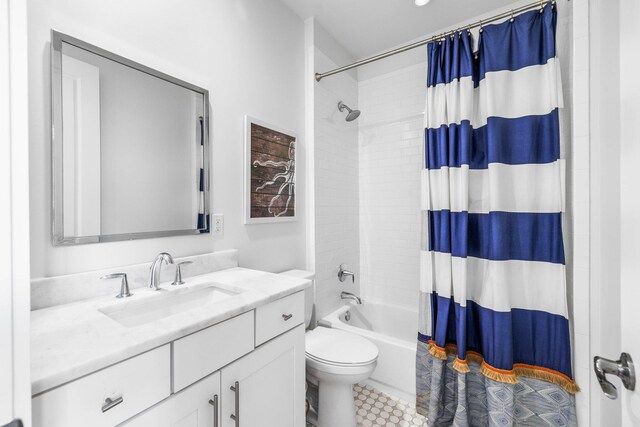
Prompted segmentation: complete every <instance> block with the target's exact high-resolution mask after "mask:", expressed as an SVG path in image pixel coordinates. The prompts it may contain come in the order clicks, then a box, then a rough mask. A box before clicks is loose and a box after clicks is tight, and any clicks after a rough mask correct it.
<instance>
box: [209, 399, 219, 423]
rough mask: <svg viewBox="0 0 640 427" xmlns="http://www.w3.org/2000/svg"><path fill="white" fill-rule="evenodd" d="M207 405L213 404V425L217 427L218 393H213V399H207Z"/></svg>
mask: <svg viewBox="0 0 640 427" xmlns="http://www.w3.org/2000/svg"><path fill="white" fill-rule="evenodd" d="M209 405H212V406H213V427H218V395H217V394H216V395H214V396H213V399H209Z"/></svg>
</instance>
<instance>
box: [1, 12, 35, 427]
mask: <svg viewBox="0 0 640 427" xmlns="http://www.w3.org/2000/svg"><path fill="white" fill-rule="evenodd" d="M26 28H27V11H26V3H25V2H23V1H18V0H0V200H1V203H0V426H3V425H5V424H8V423H10V422H11V421H12V420H13V419H21V420H22V421H23V422H24V424H25V425H26V426H29V423H30V419H31V406H30V404H31V384H30V380H29V375H30V371H29V369H30V357H29V304H30V302H29V301H30V298H29V291H30V283H29V282H30V280H29V153H28V145H29V140H28V108H27V107H28V105H27V97H28V90H27V74H28V70H27V59H26V51H27V39H26V37H27V33H26Z"/></svg>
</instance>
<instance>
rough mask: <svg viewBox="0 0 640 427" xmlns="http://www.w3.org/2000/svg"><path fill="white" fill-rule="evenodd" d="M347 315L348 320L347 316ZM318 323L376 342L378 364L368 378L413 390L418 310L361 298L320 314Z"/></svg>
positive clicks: (402, 388)
mask: <svg viewBox="0 0 640 427" xmlns="http://www.w3.org/2000/svg"><path fill="white" fill-rule="evenodd" d="M347 319H348V320H347ZM319 324H320V325H321V326H326V327H330V328H336V329H342V330H344V331H349V332H353V333H356V334H358V335H362V336H363V337H365V338H367V339H369V340H370V341H372V342H373V343H374V344H375V345H377V346H378V350H379V355H378V366H377V367H376V370H375V371H374V372H373V374H372V375H371V380H373V381H375V382H378V383H381V384H383V385H386V386H388V387H391V388H392V389H395V390H398V391H400V392H402V393H403V394H404V395H405V396H407V395H408V396H414V397H415V394H416V345H417V338H416V337H417V332H416V331H417V330H418V312H417V311H415V310H409V309H406V308H404V307H399V306H394V305H388V304H384V303H377V302H369V301H364V302H363V304H361V305H355V304H353V305H352V304H348V305H345V306H343V307H341V308H339V309H338V310H336V311H334V312H333V313H331V314H329V315H327V316H325V317H323V318H322V319H321V320H320V322H319Z"/></svg>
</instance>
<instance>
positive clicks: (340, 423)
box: [281, 270, 378, 427]
mask: <svg viewBox="0 0 640 427" xmlns="http://www.w3.org/2000/svg"><path fill="white" fill-rule="evenodd" d="M281 274H283V275H287V276H295V277H302V278H305V279H309V280H312V281H313V278H314V274H313V273H311V272H308V271H304V270H290V271H286V272H284V273H281ZM305 321H306V327H307V333H306V334H305V357H306V368H307V379H308V381H310V382H311V383H313V384H315V385H317V386H318V404H317V406H318V408H317V409H318V420H317V426H318V427H356V409H355V404H354V400H353V385H354V384H355V383H358V382H360V381H364V380H366V379H367V378H369V376H370V375H371V373H372V372H373V370H374V369H375V368H376V364H377V361H378V348H377V347H376V345H375V344H373V343H372V342H371V341H369V340H367V339H366V338H364V337H362V336H360V335H356V334H352V333H350V332H346V331H341V330H338V329H331V328H326V327H322V326H320V327H317V328H316V327H315V325H316V320H315V284H314V285H313V286H311V287H310V288H307V290H306V291H305Z"/></svg>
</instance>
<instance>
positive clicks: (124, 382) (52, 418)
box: [33, 344, 171, 427]
mask: <svg viewBox="0 0 640 427" xmlns="http://www.w3.org/2000/svg"><path fill="white" fill-rule="evenodd" d="M170 371H171V354H170V347H169V344H167V345H164V346H162V347H159V348H157V349H155V350H151V351H148V352H147V353H144V354H141V355H139V356H136V357H133V358H131V359H128V360H125V361H124V362H120V363H118V364H116V365H113V366H110V367H108V368H105V369H103V370H101V371H98V372H95V373H93V374H90V375H88V376H86V377H83V378H80V379H78V380H76V381H73V382H71V383H68V384H65V385H63V386H61V387H58V388H56V389H53V390H51V391H48V392H45V393H43V394H41V395H39V396H36V397H34V398H33V425H34V426H36V427H38V426H46V427H57V426H60V427H62V426H64V427H71V426H92V427H94V426H114V425H116V424H118V423H121V422H122V421H124V420H126V419H127V418H130V417H132V416H133V415H135V414H137V413H139V412H141V411H143V410H145V409H146V408H148V407H150V406H152V405H154V404H155V403H157V402H159V401H161V400H162V399H164V398H166V397H168V396H169V394H170V393H171V372H170ZM120 399H121V403H117V402H118V401H119V400H120ZM109 400H111V401H113V403H112V404H111V405H109V404H108V402H109Z"/></svg>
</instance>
